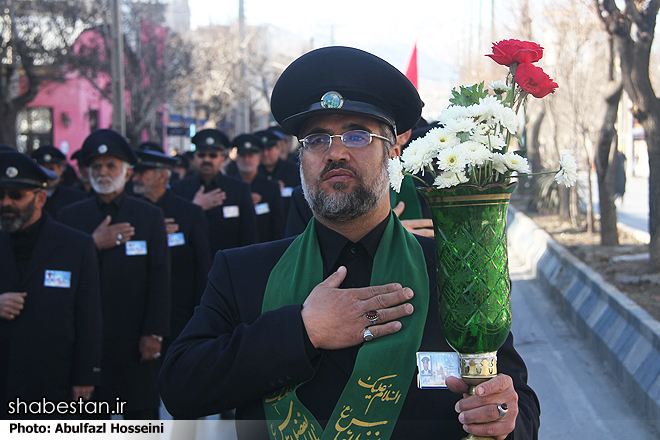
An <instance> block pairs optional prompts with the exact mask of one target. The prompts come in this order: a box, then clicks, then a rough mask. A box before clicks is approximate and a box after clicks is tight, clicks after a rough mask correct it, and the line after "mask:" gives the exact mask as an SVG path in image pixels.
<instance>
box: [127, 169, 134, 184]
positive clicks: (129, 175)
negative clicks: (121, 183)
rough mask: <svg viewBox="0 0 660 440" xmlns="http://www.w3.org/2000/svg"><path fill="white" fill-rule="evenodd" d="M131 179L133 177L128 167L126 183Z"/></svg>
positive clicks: (131, 170)
mask: <svg viewBox="0 0 660 440" xmlns="http://www.w3.org/2000/svg"><path fill="white" fill-rule="evenodd" d="M131 177H133V168H131V167H128V169H127V170H126V182H128V181H129V180H131Z"/></svg>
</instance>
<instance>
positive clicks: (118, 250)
mask: <svg viewBox="0 0 660 440" xmlns="http://www.w3.org/2000/svg"><path fill="white" fill-rule="evenodd" d="M58 219H59V220H60V221H61V222H63V223H65V224H67V225H70V226H72V227H74V228H76V229H79V230H81V231H83V232H87V233H88V234H91V233H92V232H93V231H94V230H95V229H96V227H97V226H98V225H99V224H100V223H101V222H102V221H103V219H104V216H103V213H102V212H101V209H100V207H99V204H98V201H97V198H96V197H92V198H88V199H86V200H83V201H82V202H78V203H75V204H73V205H69V206H68V207H66V208H64V209H63V210H62V211H60V215H59V216H58ZM121 222H129V223H130V224H131V225H133V227H134V228H135V235H134V236H133V237H132V239H131V241H132V242H145V243H146V249H147V253H146V255H127V254H126V248H127V246H125V245H123V244H122V245H120V246H116V247H113V248H111V249H107V250H104V251H102V252H100V253H99V264H100V269H101V305H102V311H103V376H102V382H101V387H100V388H99V390H98V393H97V392H95V397H96V398H98V399H100V400H107V401H111V402H114V401H115V397H116V396H119V397H120V398H121V400H124V401H126V402H127V404H126V407H125V410H126V411H138V410H143V409H150V408H157V407H158V406H159V399H158V393H157V392H156V389H155V381H156V377H157V375H158V369H159V361H149V362H140V351H139V341H140V338H141V337H142V336H143V335H152V334H153V335H167V334H168V332H169V323H170V253H169V250H168V247H167V233H166V231H165V220H164V218H163V211H162V210H161V209H160V208H158V207H156V206H154V205H153V204H151V203H148V202H145V201H143V200H139V199H136V198H134V197H130V196H124V199H123V201H122V203H121V205H120V207H119V212H118V213H117V215H116V218H113V219H112V223H121ZM129 243H130V242H129Z"/></svg>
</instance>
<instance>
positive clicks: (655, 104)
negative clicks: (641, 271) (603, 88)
mask: <svg viewBox="0 0 660 440" xmlns="http://www.w3.org/2000/svg"><path fill="white" fill-rule="evenodd" d="M594 4H595V6H596V8H597V12H598V16H599V17H600V19H601V20H602V22H603V24H604V25H605V29H606V30H607V33H608V34H609V35H611V36H612V38H613V43H614V50H615V51H616V53H617V54H618V56H619V57H620V60H621V63H620V64H621V79H622V82H623V88H624V90H625V91H626V93H627V94H628V96H629V97H630V99H631V101H632V103H633V108H632V112H633V116H634V117H635V118H636V119H637V120H638V121H639V123H640V124H641V125H642V127H644V132H645V137H646V143H647V147H648V155H649V173H650V174H649V232H650V236H651V243H650V245H649V253H650V259H649V263H650V267H649V268H650V270H651V271H652V272H659V271H660V179H659V178H658V173H659V172H660V99H658V97H657V96H656V94H655V91H654V90H653V85H652V83H651V77H650V73H649V64H650V58H651V45H652V43H653V38H654V35H655V24H656V20H657V16H658V11H659V10H660V0H646V1H639V0H625V7H624V8H619V6H617V2H616V1H615V0H594Z"/></svg>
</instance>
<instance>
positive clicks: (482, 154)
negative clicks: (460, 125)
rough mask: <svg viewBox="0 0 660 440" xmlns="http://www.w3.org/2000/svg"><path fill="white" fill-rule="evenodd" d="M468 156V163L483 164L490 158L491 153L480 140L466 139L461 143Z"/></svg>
mask: <svg viewBox="0 0 660 440" xmlns="http://www.w3.org/2000/svg"><path fill="white" fill-rule="evenodd" d="M461 148H464V149H465V152H466V155H467V157H468V163H470V164H471V165H476V166H483V165H484V164H485V163H486V161H487V160H490V158H491V156H492V153H491V151H490V150H489V149H488V147H487V146H486V145H484V144H483V143H481V142H474V141H467V142H463V143H462V144H461Z"/></svg>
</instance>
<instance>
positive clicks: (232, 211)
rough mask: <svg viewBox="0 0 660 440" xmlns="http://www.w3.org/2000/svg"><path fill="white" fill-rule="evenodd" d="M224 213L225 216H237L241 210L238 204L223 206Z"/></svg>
mask: <svg viewBox="0 0 660 440" xmlns="http://www.w3.org/2000/svg"><path fill="white" fill-rule="evenodd" d="M222 215H223V216H224V217H225V218H236V217H238V216H239V215H240V210H239V209H238V206H236V205H231V206H223V207H222Z"/></svg>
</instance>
